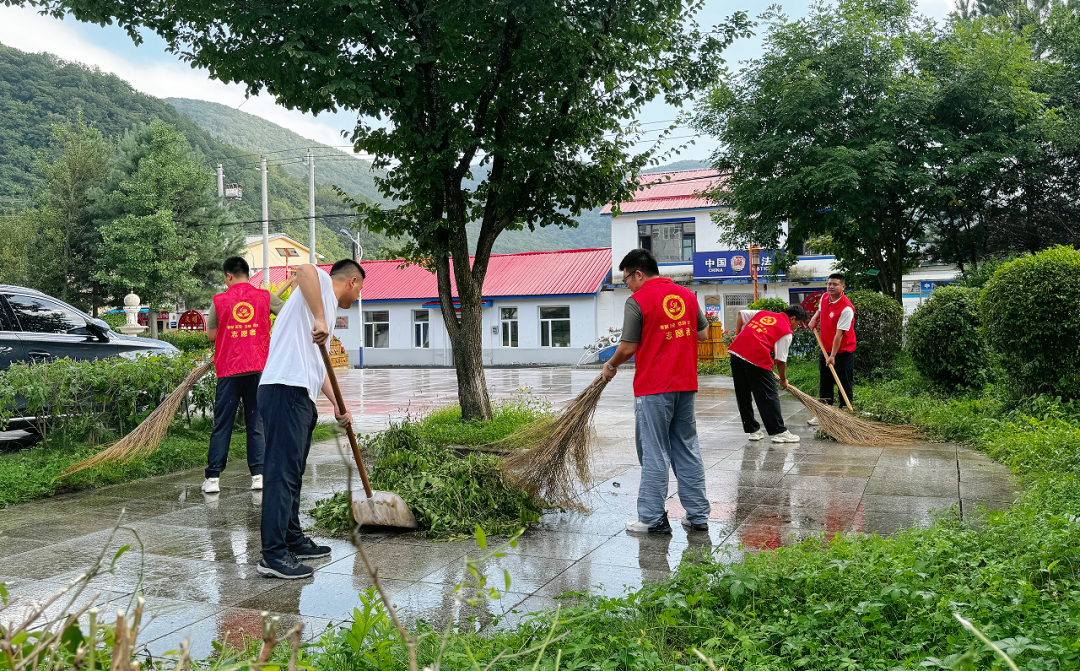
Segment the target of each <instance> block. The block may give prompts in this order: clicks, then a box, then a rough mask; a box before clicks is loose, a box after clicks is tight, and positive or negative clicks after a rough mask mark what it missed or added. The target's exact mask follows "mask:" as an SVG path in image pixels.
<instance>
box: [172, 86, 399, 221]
mask: <svg viewBox="0 0 1080 671" xmlns="http://www.w3.org/2000/svg"><path fill="white" fill-rule="evenodd" d="M165 102H167V103H169V104H171V105H172V106H173V107H175V108H176V110H177V111H178V112H180V113H181V114H185V115H187V116H188V117H190V118H191V120H192V121H194V122H195V123H196V124H198V125H199V127H200V128H202V129H203V130H205V131H206V132H207V133H209V134H210V135H212V136H214V137H215V138H217V139H218V140H221V141H222V142H225V143H227V144H229V145H231V146H233V147H236V148H238V149H243V150H244V151H246V152H250V153H253V154H269V155H270V156H271V157H272V158H273V159H274V160H275V161H277V162H280V163H281V164H282V167H284V168H285V172H287V173H288V174H289V176H290V177H292V178H293V179H295V180H297V181H298V182H302V183H307V180H308V167H307V165H306V164H305V163H303V162H301V161H300V160H299V159H300V157H302V156H304V155H305V154H306V153H307V150H308V149H311V150H313V151H314V153H315V181H316V182H318V183H326V184H335V185H337V186H339V187H341V188H342V189H344V190H345V191H347V192H348V193H351V194H354V195H361V196H367V197H368V198H371V199H372V200H375V201H381V200H382V197H381V196H380V195H379V192H378V189H376V187H375V180H374V178H373V175H372V169H371V163H369V162H368V161H364V160H361V159H359V158H356V157H355V156H350V155H348V154H346V153H345V152H343V151H340V150H339V149H337V148H334V147H330V146H328V145H325V144H322V143H321V142H316V141H314V140H309V139H308V138H306V137H304V136H302V135H299V134H297V133H294V132H293V131H291V130H289V129H288V128H283V127H282V126H279V125H277V124H275V123H273V122H270V121H267V120H266V119H263V118H262V117H257V116H255V115H254V114H248V113H247V112H245V111H243V110H238V109H233V108H232V107H228V106H226V105H221V104H219V103H212V102H207V101H205V100H191V99H190V98H165ZM339 144H343V145H344V144H348V143H347V142H346V141H345V140H344V139H343V140H342V141H341V142H340V143H339ZM271 152H272V153H271ZM225 173H226V178H227V179H229V178H230V177H229V166H228V165H227V164H226V165H225Z"/></svg>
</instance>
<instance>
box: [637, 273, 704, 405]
mask: <svg viewBox="0 0 1080 671" xmlns="http://www.w3.org/2000/svg"><path fill="white" fill-rule="evenodd" d="M634 300H635V301H637V304H638V306H639V307H641V320H642V324H641V342H639V343H638V348H637V352H636V353H635V354H634V396H648V395H649V394H663V393H667V392H672V391H697V388H698V380H697V318H698V304H697V296H695V295H694V293H693V292H692V291H690V290H688V289H685V288H683V287H680V286H679V285H677V284H675V283H674V282H672V281H671V280H669V279H668V278H666V277H657V278H653V279H651V280H649V281H647V282H645V284H644V285H643V286H642V287H641V289H640V290H639V291H638V292H637V293H635V294H634Z"/></svg>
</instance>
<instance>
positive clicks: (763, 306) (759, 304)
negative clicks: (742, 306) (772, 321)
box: [747, 297, 788, 312]
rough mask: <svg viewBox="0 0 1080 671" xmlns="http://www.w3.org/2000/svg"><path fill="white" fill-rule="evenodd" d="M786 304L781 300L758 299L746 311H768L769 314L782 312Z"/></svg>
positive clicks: (771, 298)
mask: <svg viewBox="0 0 1080 671" xmlns="http://www.w3.org/2000/svg"><path fill="white" fill-rule="evenodd" d="M787 306H788V304H787V301H785V300H784V299H783V298H773V297H770V298H759V299H757V300H756V301H754V302H753V303H751V304H750V305H749V306H747V309H748V310H768V311H769V312H783V311H784V309H785V308H787Z"/></svg>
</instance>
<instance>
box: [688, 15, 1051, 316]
mask: <svg viewBox="0 0 1080 671" xmlns="http://www.w3.org/2000/svg"><path fill="white" fill-rule="evenodd" d="M1029 61H1030V51H1029V50H1028V48H1027V45H1026V43H1025V42H1024V40H1023V39H1022V38H1021V37H1019V36H1017V35H1015V34H1014V33H1012V32H1010V31H1009V30H1008V28H1007V27H1005V25H1004V24H1003V22H994V21H986V20H983V21H980V22H978V23H975V24H966V23H963V22H961V21H956V22H954V23H953V24H951V25H950V26H949V27H948V30H947V31H946V32H945V33H944V34H943V35H942V34H939V33H938V32H937V31H936V30H935V29H934V27H933V26H932V24H930V23H929V22H928V21H927V20H926V19H924V18H923V17H921V16H919V15H917V14H916V13H915V12H914V9H913V5H912V4H911V3H909V2H908V1H907V0H887V1H885V2H871V1H869V0H842V1H841V2H840V3H839V4H837V5H816V6H815V7H814V9H813V11H812V12H811V14H810V16H808V17H807V18H805V19H802V20H799V21H794V22H792V21H788V20H787V19H786V17H783V16H773V17H771V19H770V28H769V33H768V37H767V39H766V43H765V55H764V56H763V57H761V58H760V59H755V60H752V61H751V62H750V63H749V64H748V66H747V67H746V68H744V69H743V70H742V72H740V73H739V74H738V75H737V76H736V77H734V78H732V79H730V80H728V81H725V82H724V83H723V84H722V85H721V86H719V87H718V88H717V89H716V90H715V91H713V92H712V94H711V95H710V97H709V99H708V100H707V102H706V104H705V105H704V106H703V107H702V110H701V111H700V113H699V116H698V118H697V121H696V123H697V125H698V127H699V128H701V129H702V130H705V131H707V132H709V133H711V134H713V135H715V136H716V137H717V138H718V140H719V141H720V144H721V148H720V149H719V150H717V152H716V154H715V156H714V163H715V165H716V166H717V167H718V168H719V169H721V170H724V171H727V172H730V173H731V175H730V177H729V179H728V180H727V182H726V183H725V184H724V185H722V187H721V189H720V190H718V192H717V193H716V194H714V198H716V199H717V200H718V201H721V202H727V203H730V204H731V205H732V206H733V208H734V213H733V214H731V215H725V216H724V217H723V224H724V226H725V228H726V229H727V233H726V236H727V237H728V238H729V239H730V240H731V241H732V242H735V243H738V244H739V245H740V246H742V245H743V244H744V243H746V242H749V241H753V242H755V243H757V244H763V245H766V246H778V245H779V244H780V242H781V236H782V235H783V234H784V228H785V226H786V227H787V241H788V247H789V249H797V248H799V247H801V245H802V244H803V243H804V242H807V241H813V242H812V245H813V246H814V247H815V248H818V249H821V250H822V251H830V252H832V253H834V254H836V256H837V260H838V265H840V266H841V267H842V268H843V269H844V270H845V271H847V272H848V274H849V275H851V276H853V277H867V276H870V277H873V278H874V279H873V280H871V282H873V283H874V284H876V288H877V289H878V290H880V291H882V292H884V293H886V294H888V295H890V296H893V297H894V298H896V299H897V300H900V299H901V296H902V286H901V279H902V276H903V274H904V271H905V270H906V269H908V268H910V267H911V266H912V265H913V264H914V263H915V262H916V261H917V259H918V257H919V253H920V246H921V243H922V240H923V239H924V238H925V236H926V235H927V233H928V231H929V230H930V227H931V226H932V225H933V224H936V223H937V224H941V223H942V222H945V223H949V224H953V225H955V226H956V227H957V228H958V229H959V228H962V226H963V223H964V222H963V221H960V222H957V221H956V219H955V218H954V217H952V216H951V214H950V211H949V210H948V207H949V204H950V203H951V202H954V201H957V200H959V199H961V198H965V199H967V200H966V201H965V202H969V203H971V202H974V201H978V199H979V196H980V195H981V193H982V191H984V190H985V189H986V188H988V183H991V184H993V183H1000V182H1001V173H1002V171H1003V170H1007V169H1008V168H1009V167H1010V165H1012V164H1014V163H1015V161H1016V160H1017V157H1018V156H1025V155H1026V154H1027V153H1031V152H1034V151H1036V143H1037V141H1038V139H1039V135H1038V126H1037V124H1038V122H1040V120H1041V119H1042V116H1043V114H1044V110H1043V105H1042V103H1041V99H1040V97H1039V96H1038V95H1035V94H1033V93H1032V92H1031V90H1030V87H1029V85H1028V81H1027V80H1026V79H1025V77H1027V76H1028V75H1029V74H1030V73H1031V71H1032V68H1033V67H1034V66H1032V65H1031V63H1030V62H1029ZM792 261H793V259H792V258H791V257H790V256H788V258H785V259H782V262H783V263H785V264H790V263H791V262H792ZM863 284H865V283H863Z"/></svg>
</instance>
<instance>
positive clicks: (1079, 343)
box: [979, 247, 1080, 398]
mask: <svg viewBox="0 0 1080 671" xmlns="http://www.w3.org/2000/svg"><path fill="white" fill-rule="evenodd" d="M979 317H980V321H981V322H982V324H983V334H984V337H985V339H986V343H987V344H988V345H989V346H990V348H991V349H992V350H993V351H994V353H995V354H996V355H997V357H996V358H997V360H998V362H999V363H1000V365H1001V367H1002V369H1003V370H1004V372H1005V373H1006V375H1005V379H1007V380H1009V381H1010V383H1011V384H1014V385H1015V386H1016V388H1017V390H1018V391H1019V392H1020V393H1022V394H1026V395H1035V394H1049V395H1051V396H1061V397H1063V398H1080V252H1078V251H1076V250H1074V249H1072V248H1070V247H1054V248H1053V249H1048V250H1046V251H1044V252H1039V253H1038V254H1035V255H1033V256H1024V257H1021V258H1018V259H1016V260H1015V261H1012V262H1010V263H1006V264H1005V265H1003V266H1001V268H999V269H998V271H997V272H996V273H994V276H993V278H991V279H990V281H989V282H987V283H986V287H985V288H984V289H983V292H982V297H981V299H980V302H979Z"/></svg>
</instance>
